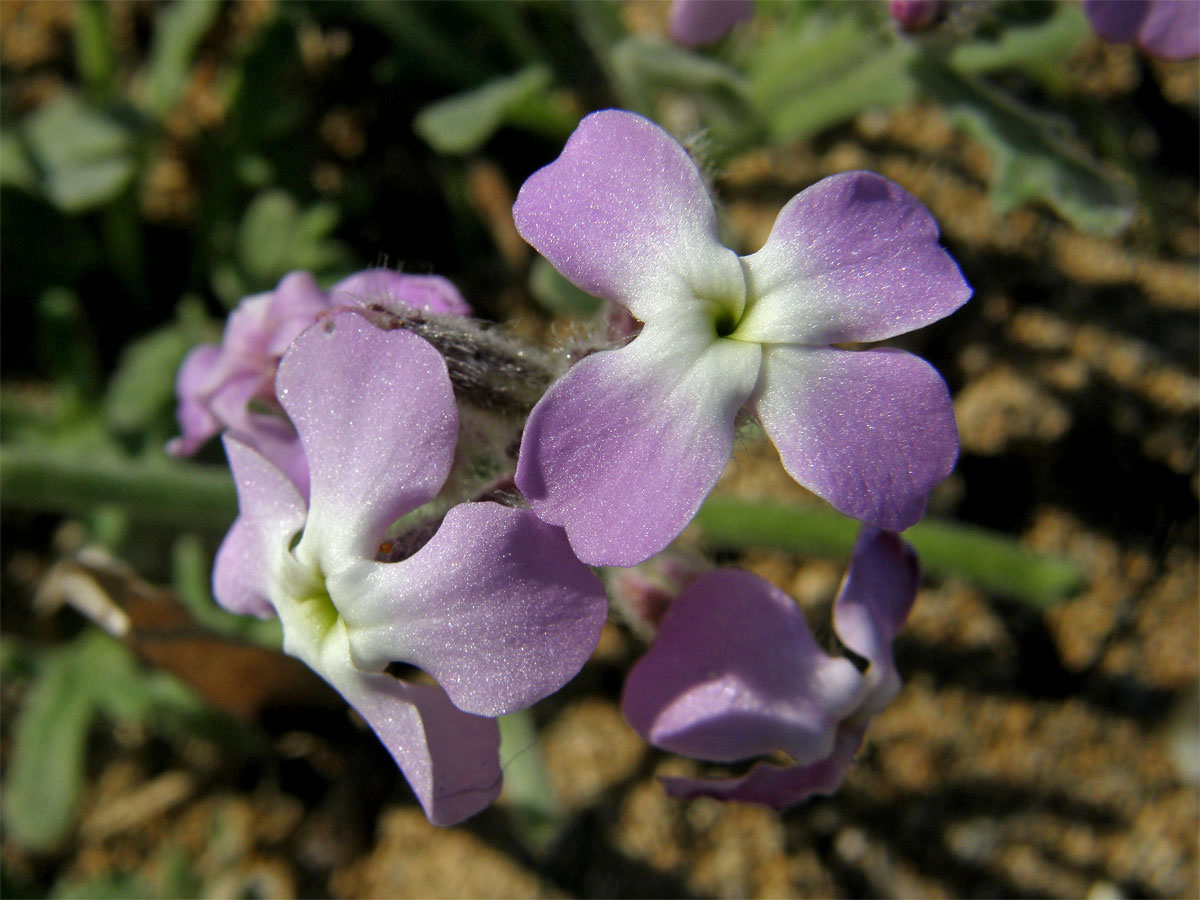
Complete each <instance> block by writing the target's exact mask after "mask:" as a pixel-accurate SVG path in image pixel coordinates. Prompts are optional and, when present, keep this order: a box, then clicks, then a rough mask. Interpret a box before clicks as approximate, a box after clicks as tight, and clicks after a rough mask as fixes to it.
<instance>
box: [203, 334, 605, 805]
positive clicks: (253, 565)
mask: <svg viewBox="0 0 1200 900" xmlns="http://www.w3.org/2000/svg"><path fill="white" fill-rule="evenodd" d="M276 389H277V392H278V397H279V400H280V402H281V403H282V405H283V408H284V410H285V411H286V413H287V415H288V416H289V417H290V419H291V421H292V422H293V423H294V424H295V428H296V431H297V433H298V435H299V443H300V445H301V447H302V449H303V453H304V457H305V459H306V462H307V468H308V471H309V474H310V479H311V489H310V492H309V497H308V499H307V502H306V500H305V498H304V497H303V496H302V495H301V494H300V493H299V491H298V490H297V489H296V486H295V485H294V484H293V482H292V481H291V479H290V478H289V477H288V476H287V475H286V474H285V473H284V472H283V471H281V470H280V469H279V468H278V467H277V466H276V465H274V464H273V463H272V462H271V461H270V460H268V459H267V458H266V457H264V456H263V455H262V454H261V453H259V452H257V451H256V450H255V449H254V448H253V447H251V446H250V445H249V444H247V443H245V442H244V441H242V440H241V439H240V438H239V437H238V436H236V435H235V434H233V433H232V432H231V433H228V434H226V435H225V438H224V440H225V448H226V452H227V453H228V456H229V462H230V465H231V467H232V469H233V474H234V478H235V480H236V482H237V489H238V500H239V505H240V515H239V517H238V519H237V521H236V522H235V523H234V525H233V527H232V528H231V529H230V531H229V534H228V535H227V536H226V538H225V541H224V543H223V544H222V545H221V549H220V551H219V552H218V554H217V560H216V566H215V571H214V574H213V587H214V595H215V596H216V598H217V600H218V601H219V602H220V603H221V604H222V605H223V606H225V607H226V608H228V609H230V610H232V611H234V612H239V613H251V614H255V615H259V616H269V615H271V614H272V613H274V614H277V615H278V616H279V618H280V620H281V622H282V624H283V634H284V650H285V651H286V652H288V653H290V654H292V655H293V656H296V657H299V658H300V659H301V660H303V661H304V662H305V663H307V664H308V665H309V666H310V667H311V668H312V669H313V670H314V671H316V672H317V673H318V674H320V675H321V676H322V677H323V678H325V680H326V681H328V682H329V683H330V684H331V685H332V686H333V687H334V688H336V689H337V690H338V691H339V692H340V693H341V694H342V696H344V697H345V698H346V700H347V701H349V702H350V704H351V705H353V706H354V708H355V709H357V710H358V712H359V713H360V714H361V715H362V717H363V718H364V719H365V720H366V721H367V723H368V724H369V725H370V726H371V728H372V729H373V730H374V731H375V733H376V734H377V735H378V736H379V738H380V740H381V741H383V743H384V745H385V746H386V747H387V749H388V751H389V752H390V753H391V754H392V756H393V757H394V758H395V760H396V762H397V763H398V764H399V766H400V768H401V769H402V770H403V772H404V774H405V776H406V777H407V778H408V780H409V783H410V784H411V785H412V787H413V790H414V791H415V792H416V795H417V797H418V799H419V800H420V802H421V805H422V806H423V807H424V809H425V812H426V814H427V815H428V816H429V818H430V820H431V821H433V822H435V823H437V824H452V823H454V822H458V821H461V820H462V819H464V818H466V817H468V816H470V815H473V814H474V813H476V812H478V811H479V810H480V809H482V808H483V807H484V806H486V805H487V804H488V803H490V802H491V801H492V800H493V799H494V798H495V796H496V794H497V793H498V791H499V789H500V770H499V766H498V763H497V759H496V750H497V746H498V739H499V738H498V732H497V729H496V725H495V723H494V722H493V721H491V720H490V719H489V718H485V717H492V716H497V715H500V714H503V713H507V712H511V711H513V710H515V709H520V708H523V707H526V706H528V705H530V704H531V703H533V702H535V701H536V700H538V699H540V698H542V697H544V696H546V695H547V694H549V693H551V692H553V691H555V690H557V689H558V688H559V687H561V686H562V685H563V684H564V683H565V682H566V681H567V680H568V679H569V678H571V677H572V676H573V675H574V674H575V673H576V672H577V671H578V670H579V668H580V667H581V666H582V665H583V663H584V661H585V660H586V659H587V657H588V656H589V654H590V653H591V651H592V649H593V648H594V647H595V645H596V641H597V640H598V638H599V634H600V627H601V625H602V624H603V622H604V618H605V614H606V611H607V604H606V601H605V597H604V590H603V586H602V585H601V584H600V582H599V580H598V579H597V578H596V577H595V576H593V575H592V574H591V572H589V571H588V569H587V568H586V567H585V566H584V565H582V564H581V563H580V562H579V561H578V560H577V559H575V557H574V556H573V555H572V553H571V549H570V547H569V546H568V544H567V541H566V539H565V537H564V536H563V534H562V532H561V531H559V530H558V529H556V528H553V527H551V526H548V525H546V524H545V523H543V522H541V521H540V520H538V518H537V517H536V516H534V515H533V513H531V512H529V511H528V510H520V509H513V508H510V507H505V506H500V505H499V504H495V503H464V504H461V505H459V506H456V507H454V508H452V509H451V510H450V511H449V512H448V513H447V514H446V516H445V518H444V520H443V521H442V524H441V526H440V527H439V528H438V530H437V532H436V534H434V536H433V537H432V538H431V539H430V540H429V541H428V543H426V544H425V545H424V546H423V547H421V548H420V549H419V550H417V551H416V552H415V554H413V555H411V556H409V557H408V558H406V559H403V560H402V561H399V562H380V561H378V560H377V558H376V557H377V555H378V554H379V553H380V552H381V543H382V542H383V541H384V539H385V535H386V532H387V529H388V528H389V526H390V525H391V524H392V523H394V522H396V521H397V520H398V519H399V518H400V517H402V516H404V515H406V514H408V513H410V512H412V511H413V510H415V509H417V508H418V507H420V506H422V505H424V504H426V503H428V502H429V501H431V500H433V498H434V497H435V496H436V495H437V493H438V491H439V489H440V488H441V486H442V484H443V483H444V481H445V480H446V477H447V474H448V473H449V471H450V467H451V463H452V461H453V457H454V447H455V440H456V435H457V431H458V415H457V412H456V408H455V403H454V395H453V391H452V388H451V385H450V380H449V376H448V374H447V371H446V365H445V362H444V361H443V359H442V357H441V355H440V354H439V353H438V352H437V351H436V350H435V349H434V348H433V347H432V346H431V345H429V344H428V343H426V342H425V341H423V340H422V339H421V338H419V337H417V336H416V335H414V334H412V333H410V332H407V331H403V330H394V331H383V330H380V329H378V328H376V327H375V326H374V325H372V324H370V322H368V321H367V319H366V318H365V317H364V316H362V315H360V314H359V313H357V312H353V311H343V312H340V313H336V314H333V315H331V316H329V317H328V318H326V319H325V320H324V321H322V322H320V323H318V324H317V325H315V326H313V327H311V328H309V329H308V330H307V331H305V332H304V333H303V334H301V335H300V336H299V337H298V338H296V340H295V341H294V342H293V343H292V345H291V347H290V349H288V351H287V352H286V353H285V355H284V356H283V359H282V361H281V362H280V364H279V373H278V377H277V379H276ZM393 662H403V663H408V664H410V665H413V666H417V667H418V668H420V669H422V670H423V671H425V672H427V673H428V674H429V675H431V676H432V677H433V678H435V679H436V680H437V683H438V685H440V686H439V687H434V686H428V685H420V684H410V683H407V682H404V681H401V680H398V679H396V678H394V677H393V676H392V675H390V674H387V673H385V671H384V670H385V668H386V667H387V666H388V665H389V664H390V663H393Z"/></svg>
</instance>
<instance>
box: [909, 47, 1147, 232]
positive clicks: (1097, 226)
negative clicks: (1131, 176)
mask: <svg viewBox="0 0 1200 900" xmlns="http://www.w3.org/2000/svg"><path fill="white" fill-rule="evenodd" d="M917 71H919V72H920V74H921V77H922V80H923V81H924V82H925V84H926V85H927V86H928V88H929V90H930V91H931V92H932V93H933V94H934V95H935V96H936V97H937V98H938V99H939V100H940V101H941V103H942V104H943V106H944V107H945V109H946V110H947V114H948V116H949V118H950V121H951V122H952V123H954V124H955V125H957V126H959V127H961V128H962V129H963V130H965V131H966V132H967V133H969V134H971V135H972V136H973V137H975V138H976V139H978V140H979V141H980V142H982V143H983V144H984V146H986V147H987V148H988V150H990V151H991V153H992V156H993V158H994V159H995V169H994V171H993V173H992V180H991V185H990V187H989V194H990V196H991V198H992V203H993V204H994V205H995V207H996V209H997V210H998V211H999V212H1001V213H1005V212H1008V211H1009V210H1011V209H1014V208H1015V207H1017V206H1019V205H1020V204H1022V203H1024V202H1026V201H1029V200H1041V201H1043V202H1045V203H1047V204H1049V205H1050V206H1051V207H1052V208H1053V209H1054V210H1055V212H1057V213H1058V214H1059V215H1061V216H1062V217H1063V218H1064V219H1066V220H1067V221H1068V222H1070V223H1071V224H1072V225H1074V226H1075V227H1076V228H1079V229H1080V230H1082V231H1087V232H1090V233H1092V234H1099V235H1105V236H1112V235H1115V234H1119V233H1120V232H1122V231H1124V230H1125V229H1126V228H1127V227H1128V226H1129V223H1130V221H1131V220H1132V219H1133V215H1134V211H1135V209H1136V205H1137V196H1136V193H1135V192H1134V189H1133V186H1132V185H1131V184H1129V183H1128V182H1127V181H1125V180H1123V179H1121V178H1119V177H1118V176H1117V175H1116V174H1113V173H1110V172H1108V171H1106V170H1105V169H1103V168H1101V167H1100V165H1098V164H1097V163H1095V162H1093V161H1092V160H1091V159H1089V154H1088V152H1087V150H1086V148H1084V147H1082V146H1081V145H1080V144H1079V143H1078V141H1077V140H1076V138H1075V136H1074V135H1073V134H1072V132H1071V129H1070V126H1069V125H1068V124H1067V123H1066V122H1064V121H1063V120H1060V119H1056V118H1052V117H1050V116H1046V115H1042V114H1039V113H1036V112H1034V111H1032V110H1029V109H1026V108H1025V107H1023V106H1021V105H1019V104H1018V103H1017V102H1016V101H1014V100H1012V99H1010V98H1008V97H1007V96H1005V95H1002V94H1000V93H999V92H997V91H996V90H995V89H993V88H991V87H989V86H988V85H986V84H984V83H982V82H980V81H976V80H974V79H971V78H968V77H964V76H959V75H957V74H956V73H954V72H952V71H950V70H948V69H946V68H943V67H940V66H933V65H922V66H919V67H918V69H917Z"/></svg>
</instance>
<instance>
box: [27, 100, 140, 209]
mask: <svg viewBox="0 0 1200 900" xmlns="http://www.w3.org/2000/svg"><path fill="white" fill-rule="evenodd" d="M20 132H21V138H22V140H23V148H24V150H25V153H26V158H27V161H28V164H30V165H32V167H33V168H34V169H35V170H36V171H37V172H38V174H39V184H38V186H39V188H40V189H41V192H42V193H43V194H44V195H45V196H46V198H47V199H48V200H50V202H51V203H53V204H54V205H55V206H57V207H58V208H59V209H61V210H63V211H64V212H68V213H75V212H83V211H85V210H88V209H93V208H95V207H97V206H101V205H103V204H105V203H107V202H108V201H110V200H112V199H113V198H114V197H116V196H117V195H118V194H120V193H121V191H123V190H124V189H125V188H126V186H128V185H129V183H130V182H131V181H132V180H133V176H134V174H135V170H136V158H135V155H134V142H135V133H134V128H133V126H132V125H131V124H128V123H126V122H124V121H122V120H120V119H118V118H116V117H115V116H112V115H109V114H107V113H105V112H102V111H100V110H99V109H96V108H94V107H92V106H89V105H88V104H87V103H85V102H84V101H83V100H81V99H80V98H79V97H77V96H75V95H74V94H69V93H63V94H60V95H58V96H56V97H55V98H54V99H52V100H49V101H47V102H46V103H45V104H44V105H43V106H41V107H39V108H38V109H37V111H36V112H34V113H33V114H32V115H30V116H29V118H28V119H26V120H25V121H24V122H23V123H22V125H21V128H20ZM23 169H24V167H23V166H18V175H10V176H9V177H10V178H19V173H20V172H21V171H22V170H23Z"/></svg>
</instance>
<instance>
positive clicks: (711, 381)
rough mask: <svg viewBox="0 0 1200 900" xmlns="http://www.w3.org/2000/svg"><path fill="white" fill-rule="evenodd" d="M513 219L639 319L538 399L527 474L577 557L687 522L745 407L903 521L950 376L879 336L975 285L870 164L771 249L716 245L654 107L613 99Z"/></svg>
mask: <svg viewBox="0 0 1200 900" xmlns="http://www.w3.org/2000/svg"><path fill="white" fill-rule="evenodd" d="M513 213H514V216H515V219H516V225H517V229H518V231H520V233H521V235H522V236H523V237H524V238H525V239H526V240H527V241H529V242H530V243H531V244H533V246H534V247H536V248H537V250H538V251H539V252H540V253H541V254H542V255H543V256H545V257H546V258H547V259H548V260H549V261H550V262H551V263H553V264H554V266H555V268H557V269H558V270H559V271H560V272H561V273H562V274H563V275H565V276H566V277H567V278H568V279H570V280H571V281H572V282H574V283H575V284H576V285H578V286H579V287H581V288H583V289H584V290H586V291H589V292H590V293H593V294H596V295H598V296H601V297H606V298H608V299H610V300H614V301H616V302H618V303H621V304H623V305H624V306H625V307H627V308H628V309H629V311H630V312H631V313H632V314H633V315H634V316H635V317H636V318H637V319H639V320H641V321H642V322H643V323H644V327H643V329H642V331H641V333H640V334H639V335H638V336H637V337H635V338H634V339H633V340H632V341H631V342H630V343H629V344H628V345H627V346H625V347H623V348H621V349H618V350H611V351H605V352H600V353H594V354H592V355H590V356H588V357H586V358H584V359H583V360H582V361H580V362H579V363H577V364H576V365H575V366H573V367H572V368H571V369H570V370H568V371H567V373H566V374H565V375H564V376H563V377H562V378H561V379H559V380H558V381H557V382H556V383H555V384H554V385H553V386H552V387H551V388H550V390H549V391H548V392H547V393H546V395H545V396H544V397H543V398H542V400H541V401H540V402H539V403H538V405H537V406H536V407H535V408H534V410H533V412H532V414H531V415H530V418H529V421H528V423H527V425H526V427H525V432H524V436H523V439H522V444H521V452H520V458H519V461H518V467H517V476H516V482H517V485H518V487H520V489H521V491H522V492H523V493H524V494H525V496H526V497H528V498H529V500H530V503H531V504H532V506H533V509H534V511H535V512H536V513H537V514H538V515H539V516H541V517H542V518H543V519H545V520H546V521H547V522H550V523H552V524H556V525H562V526H563V527H564V528H566V530H567V535H568V537H569V538H570V540H571V545H572V547H574V548H575V552H576V553H577V554H578V555H579V558H580V559H582V560H584V561H585V562H588V563H592V564H596V565H634V564H636V563H638V562H641V561H642V560H644V559H646V558H647V557H649V556H651V555H652V554H654V553H655V552H657V551H658V550H661V549H662V548H663V547H665V546H666V545H667V544H668V543H669V542H670V541H671V540H672V539H673V538H674V537H675V536H676V535H678V534H679V532H680V531H682V530H683V528H684V527H685V526H686V525H687V523H688V522H689V521H690V520H691V518H692V516H693V515H694V514H695V512H696V510H697V508H698V507H699V506H700V503H701V502H702V501H703V499H704V497H705V496H706V495H707V493H708V492H709V491H710V490H711V489H712V487H713V485H714V484H715V483H716V480H717V478H718V477H719V476H720V474H721V470H722V469H723V468H724V466H725V464H726V462H727V461H728V460H729V456H730V452H731V450H732V447H733V439H734V425H735V420H736V419H737V418H738V416H739V413H741V411H742V410H746V411H748V412H749V413H751V414H752V415H754V416H755V417H756V418H757V419H758V420H759V421H760V422H761V423H762V426H763V428H764V430H765V431H766V433H767V435H768V436H769V437H770V438H771V440H772V441H773V442H774V443H775V446H776V447H777V448H778V450H779V452H780V455H781V457H782V460H783V465H784V467H785V468H786V469H787V471H788V472H789V473H790V474H791V476H792V477H793V478H795V479H796V480H797V481H798V482H800V483H801V484H802V485H804V486H805V487H807V488H809V489H810V490H812V491H814V492H815V493H817V494H819V495H820V496H822V497H824V498H825V499H826V500H828V501H829V502H830V503H832V504H833V505H834V506H835V507H837V508H838V509H839V510H841V511H842V512H844V513H846V514H848V515H851V516H853V517H855V518H857V519H861V520H863V521H865V522H868V523H870V524H873V525H876V526H879V527H881V528H886V529H889V530H893V531H901V530H903V529H905V528H907V527H908V526H909V525H912V524H913V523H914V522H916V521H917V520H918V519H919V518H920V517H921V515H922V513H923V512H924V508H925V502H926V497H927V494H928V493H929V491H930V490H931V489H932V488H933V486H934V485H936V484H937V483H938V482H939V481H941V480H942V479H943V478H945V477H946V475H948V474H949V472H950V470H951V469H952V468H953V466H954V461H955V458H956V457H957V454H958V434H957V430H956V428H955V424H954V412H953V407H952V405H951V402H950V395H949V391H948V390H947V388H946V384H945V382H944V381H942V378H941V376H940V375H938V373H937V372H936V371H935V370H934V369H933V368H932V367H931V366H930V365H929V364H928V363H926V362H925V361H924V360H922V359H919V358H918V357H916V356H913V355H911V354H909V353H905V352H902V351H899V350H892V349H874V350H862V351H855V352H851V351H847V350H841V349H838V348H836V347H835V346H833V345H834V344H840V343H842V342H858V341H879V340H884V339H886V338H890V337H893V336H895V335H898V334H903V333H905V332H907V331H911V330H912V329H914V328H919V327H921V326H922V325H926V324H928V323H930V322H933V321H935V320H937V319H940V318H942V317H943V316H945V315H947V314H949V313H950V312H952V311H953V310H955V309H957V308H958V307H959V306H961V305H962V304H963V303H964V302H966V300H967V298H968V297H970V295H971V289H970V287H969V286H968V285H967V284H966V282H965V281H964V280H963V277H962V273H961V272H960V271H959V269H958V266H957V265H956V264H955V262H954V260H953V259H952V258H951V257H950V255H949V254H948V253H946V251H945V250H943V249H942V248H941V247H940V246H939V244H938V229H937V224H936V223H935V222H934V220H933V218H932V217H931V216H930V214H929V212H928V211H927V210H926V209H925V207H923V206H922V205H921V204H920V203H919V202H918V201H917V200H916V199H915V198H914V197H912V196H911V195H910V194H908V193H906V192H905V191H904V190H903V189H902V188H900V187H899V186H897V185H895V184H893V183H892V182H890V181H888V180H887V179H885V178H882V177H880V176H878V175H874V174H872V173H870V172H849V173H845V174H842V175H834V176H832V177H830V178H826V179H824V180H823V181H820V182H818V183H817V184H815V185H813V186H812V187H810V188H808V189H807V190H805V191H802V192H801V193H800V194H797V195H796V196H795V197H793V198H792V200H791V201H790V202H789V203H788V204H787V205H786V206H785V207H784V208H783V210H782V211H781V212H780V214H779V217H778V219H776V222H775V227H774V228H773V230H772V231H771V234H770V237H769V238H768V239H767V242H766V244H765V245H764V246H763V248H762V249H761V250H759V251H758V252H757V253H754V254H752V255H750V256H744V257H739V256H737V254H735V253H734V252H733V251H732V250H730V249H729V248H727V247H725V246H723V245H722V244H721V242H720V240H719V238H718V235H717V220H716V214H715V211H714V209H713V205H712V201H711V200H710V199H709V197H708V193H707V191H706V190H705V187H704V182H703V179H702V178H701V176H700V173H699V172H698V171H697V169H696V166H695V165H694V164H693V162H692V160H691V159H690V158H689V156H688V155H687V152H686V151H685V150H684V149H683V147H681V146H680V145H679V144H678V143H676V142H675V141H674V140H673V139H672V138H671V137H670V136H669V135H668V134H667V133H666V132H665V131H663V130H662V129H661V128H659V127H658V126H657V125H655V124H654V123H652V122H650V121H649V120H647V119H644V118H642V117H641V116H637V115H634V114H633V113H628V112H622V111H619V110H606V111H602V112H598V113H593V114H592V115H590V116H588V117H587V118H585V119H584V120H583V121H582V122H581V123H580V124H579V127H578V128H577V129H576V130H575V133H574V134H573V135H572V136H571V138H570V139H569V140H568V141H567V145H566V147H565V148H564V150H563V152H562V155H561V156H560V157H559V158H558V159H557V160H555V161H554V162H553V163H551V164H550V165H548V166H546V167H545V168H543V169H541V170H540V171H538V172H535V173H534V174H533V175H532V176H531V177H530V178H529V180H528V181H526V182H525V184H524V185H523V186H522V188H521V191H520V194H519V196H518V197H517V202H516V205H515V207H514V209H513Z"/></svg>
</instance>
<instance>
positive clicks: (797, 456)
mask: <svg viewBox="0 0 1200 900" xmlns="http://www.w3.org/2000/svg"><path fill="white" fill-rule="evenodd" d="M753 408H754V409H755V412H756V413H757V415H758V418H759V420H760V421H761V422H762V426H763V428H764V429H765V430H766V432H767V435H768V436H769V437H770V438H771V440H772V441H773V442H774V444H775V446H776V448H777V449H778V450H779V455H780V457H781V458H782V460H783V466H784V468H785V469H787V472H788V474H789V475H791V476H792V477H793V478H794V479H796V481H798V482H799V483H800V484H802V485H804V486H805V487H806V488H808V489H809V490H811V491H813V492H814V493H816V494H818V495H819V496H821V497H823V498H825V499H826V500H827V501H829V503H831V504H832V505H833V506H834V507H836V508H837V509H838V510H839V511H841V512H843V513H845V514H846V515H848V516H852V517H853V518H856V519H859V520H861V521H863V522H867V523H869V524H871V525H875V526H876V527H878V528H883V529H885V530H887V531H903V530H904V529H905V528H908V527H909V526H910V525H912V524H913V523H915V522H916V521H917V520H918V519H920V518H921V516H922V515H923V514H924V511H925V501H926V498H927V496H928V494H929V492H930V491H931V490H932V489H933V487H934V486H935V485H936V484H938V482H940V481H942V479H944V478H945V477H946V476H947V475H949V474H950V472H951V470H952V469H953V468H954V462H955V459H956V458H957V456H958V431H957V428H956V427H955V424H954V407H953V405H952V404H951V402H950V392H949V390H947V388H946V383H945V382H944V381H943V380H942V377H941V376H940V375H939V374H938V373H937V371H936V370H935V369H934V368H933V367H932V366H931V365H929V363H927V362H925V360H923V359H920V358H919V357H916V356H913V355H912V354H910V353H905V352H903V351H900V350H887V349H885V350H862V351H848V350H835V349H833V348H823V347H795V346H779V345H775V346H770V345H769V346H767V347H766V348H764V352H763V373H762V377H761V378H760V380H759V394H758V396H757V397H756V398H755V400H754V401H753Z"/></svg>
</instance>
